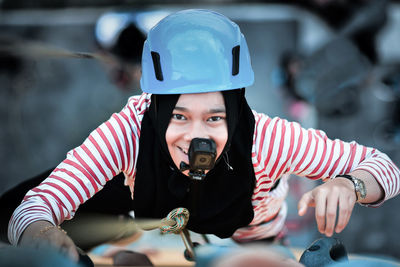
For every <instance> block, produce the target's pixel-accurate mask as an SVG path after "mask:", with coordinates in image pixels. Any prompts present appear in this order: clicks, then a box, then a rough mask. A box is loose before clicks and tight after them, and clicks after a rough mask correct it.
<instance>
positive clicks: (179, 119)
mask: <svg viewBox="0 0 400 267" xmlns="http://www.w3.org/2000/svg"><path fill="white" fill-rule="evenodd" d="M172 119H174V120H178V121H181V120H186V117H185V116H183V115H182V114H172Z"/></svg>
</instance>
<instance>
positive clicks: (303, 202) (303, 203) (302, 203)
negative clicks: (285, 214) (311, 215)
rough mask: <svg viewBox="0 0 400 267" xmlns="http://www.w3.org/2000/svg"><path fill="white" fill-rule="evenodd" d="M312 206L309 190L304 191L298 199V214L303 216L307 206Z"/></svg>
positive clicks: (312, 201)
mask: <svg viewBox="0 0 400 267" xmlns="http://www.w3.org/2000/svg"><path fill="white" fill-rule="evenodd" d="M309 206H310V207H311V206H314V198H313V196H312V194H311V191H310V192H307V193H305V194H304V195H303V196H302V197H301V199H300V200H299V204H298V205H297V208H298V210H299V211H298V214H299V216H303V215H304V214H306V212H307V208H308V207H309Z"/></svg>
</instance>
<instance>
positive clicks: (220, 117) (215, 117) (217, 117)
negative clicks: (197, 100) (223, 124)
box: [207, 116, 224, 122]
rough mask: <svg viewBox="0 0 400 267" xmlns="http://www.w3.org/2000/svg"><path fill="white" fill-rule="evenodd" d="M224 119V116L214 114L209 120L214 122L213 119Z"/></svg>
mask: <svg viewBox="0 0 400 267" xmlns="http://www.w3.org/2000/svg"><path fill="white" fill-rule="evenodd" d="M223 119H224V117H222V116H212V117H210V118H208V119H207V121H211V122H213V121H220V120H223Z"/></svg>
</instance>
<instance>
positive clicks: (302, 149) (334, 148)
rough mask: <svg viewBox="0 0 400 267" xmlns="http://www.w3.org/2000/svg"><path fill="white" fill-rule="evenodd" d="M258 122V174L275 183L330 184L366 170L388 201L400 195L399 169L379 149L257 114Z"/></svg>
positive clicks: (256, 146)
mask: <svg viewBox="0 0 400 267" xmlns="http://www.w3.org/2000/svg"><path fill="white" fill-rule="evenodd" d="M256 121H257V131H258V132H259V134H258V135H259V136H257V137H255V139H254V140H255V141H254V148H253V150H254V155H253V157H257V160H256V165H255V170H256V172H258V173H263V174H264V175H265V176H267V177H269V179H271V180H272V181H275V180H277V179H278V178H279V177H281V176H282V175H283V174H285V173H287V174H296V175H298V176H305V177H307V178H310V179H323V180H324V181H326V180H327V179H330V178H333V177H335V176H336V175H338V174H343V173H348V172H351V171H354V170H357V169H362V170H365V171H367V172H369V173H371V174H372V175H373V176H374V177H375V179H376V180H377V182H378V183H379V184H380V185H381V186H382V188H383V190H384V192H385V198H384V200H387V199H390V198H392V197H394V196H396V195H397V194H399V192H400V188H399V186H400V172H399V169H398V167H397V166H396V165H395V164H394V163H393V162H392V161H391V160H390V159H389V157H388V156H387V155H386V154H384V153H382V152H380V151H378V150H377V149H374V148H371V147H366V146H363V145H360V144H358V143H356V142H354V141H353V142H344V141H342V140H338V139H335V140H332V139H329V138H328V137H327V135H326V134H325V133H324V132H323V131H321V130H315V129H304V128H302V127H301V126H300V125H299V124H298V123H296V122H288V121H286V120H284V119H280V118H273V119H271V118H269V117H267V116H266V115H264V114H256ZM255 155H256V156H255ZM379 204H381V203H379Z"/></svg>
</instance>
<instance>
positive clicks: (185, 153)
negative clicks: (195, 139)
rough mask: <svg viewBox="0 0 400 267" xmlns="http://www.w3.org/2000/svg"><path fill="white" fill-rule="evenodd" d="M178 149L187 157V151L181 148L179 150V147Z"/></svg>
mask: <svg viewBox="0 0 400 267" xmlns="http://www.w3.org/2000/svg"><path fill="white" fill-rule="evenodd" d="M178 148H179V149H180V150H181V151H182V152H183V153H185V154H186V155H187V153H188V152H187V151H185V150H184V149H183V148H181V147H179V146H178Z"/></svg>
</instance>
